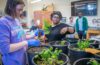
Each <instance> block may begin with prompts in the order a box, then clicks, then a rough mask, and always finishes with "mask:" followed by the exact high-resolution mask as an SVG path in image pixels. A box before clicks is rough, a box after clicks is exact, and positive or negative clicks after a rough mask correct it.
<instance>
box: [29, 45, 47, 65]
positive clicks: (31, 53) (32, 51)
mask: <svg viewBox="0 0 100 65" xmlns="http://www.w3.org/2000/svg"><path fill="white" fill-rule="evenodd" d="M47 48H48V46H37V47H30V48H28V50H27V57H28V62H29V65H32V61H31V60H32V58H33V57H34V56H35V55H37V54H38V53H39V52H41V51H42V50H43V49H47Z"/></svg>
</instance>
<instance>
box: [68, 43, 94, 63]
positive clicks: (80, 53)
mask: <svg viewBox="0 0 100 65" xmlns="http://www.w3.org/2000/svg"><path fill="white" fill-rule="evenodd" d="M85 45H86V44H85V43H82V42H81V43H78V44H72V45H70V46H69V47H68V49H69V58H70V63H71V65H73V63H74V62H75V61H76V60H78V59H80V58H91V57H93V54H91V53H88V52H85V48H88V47H90V46H89V43H87V45H86V46H85Z"/></svg>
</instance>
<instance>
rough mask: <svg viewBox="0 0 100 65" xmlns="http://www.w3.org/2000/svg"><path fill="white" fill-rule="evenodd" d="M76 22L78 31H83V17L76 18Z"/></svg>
mask: <svg viewBox="0 0 100 65" xmlns="http://www.w3.org/2000/svg"><path fill="white" fill-rule="evenodd" d="M78 24H79V31H83V18H82V17H81V18H79V20H78Z"/></svg>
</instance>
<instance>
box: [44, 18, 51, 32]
mask: <svg viewBox="0 0 100 65" xmlns="http://www.w3.org/2000/svg"><path fill="white" fill-rule="evenodd" d="M51 26H52V25H51V23H50V22H49V21H48V20H47V19H44V27H43V29H44V31H45V34H48V33H49V29H50V27H51Z"/></svg>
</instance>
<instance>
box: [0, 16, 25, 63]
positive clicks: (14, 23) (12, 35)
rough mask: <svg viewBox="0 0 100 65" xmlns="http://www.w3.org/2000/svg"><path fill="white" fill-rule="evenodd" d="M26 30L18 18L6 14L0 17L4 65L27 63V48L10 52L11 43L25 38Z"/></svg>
mask: <svg viewBox="0 0 100 65" xmlns="http://www.w3.org/2000/svg"><path fill="white" fill-rule="evenodd" d="M24 36H25V34H24V31H23V29H22V27H21V25H20V23H19V20H18V19H13V18H12V17H10V16H5V17H2V18H1V19H0V53H1V54H2V55H3V56H2V60H3V64H4V65H25V59H26V58H25V49H24V48H21V49H19V50H17V51H15V52H11V53H10V52H9V50H10V44H16V43H19V42H21V41H23V40H25V37H24Z"/></svg>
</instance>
